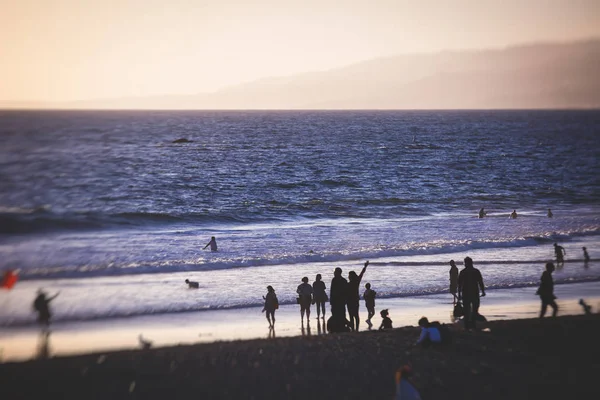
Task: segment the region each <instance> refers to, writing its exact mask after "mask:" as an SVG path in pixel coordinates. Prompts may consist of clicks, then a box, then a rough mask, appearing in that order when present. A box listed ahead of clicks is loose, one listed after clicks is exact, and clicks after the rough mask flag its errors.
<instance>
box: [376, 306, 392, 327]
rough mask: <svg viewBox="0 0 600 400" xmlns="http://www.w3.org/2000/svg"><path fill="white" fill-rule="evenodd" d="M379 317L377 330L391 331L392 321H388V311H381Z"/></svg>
mask: <svg viewBox="0 0 600 400" xmlns="http://www.w3.org/2000/svg"><path fill="white" fill-rule="evenodd" d="M379 315H381V325H380V326H379V330H380V331H382V330H384V329H392V320H391V319H390V313H389V311H388V310H387V309H385V310H381V311H380V312H379Z"/></svg>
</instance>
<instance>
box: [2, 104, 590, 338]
mask: <svg viewBox="0 0 600 400" xmlns="http://www.w3.org/2000/svg"><path fill="white" fill-rule="evenodd" d="M181 138H185V139H187V140H188V142H187V143H173V142H174V141H175V140H177V139H181ZM599 139H600V112H599V111H293V112H292V111H252V112H250V111H248V112H243V111H222V112H213V111H0V269H9V268H10V269H14V270H18V273H19V277H20V279H19V281H18V283H17V284H16V285H15V287H14V288H13V289H12V290H10V291H7V290H3V291H0V326H3V327H10V326H20V325H28V324H33V323H35V315H34V313H33V310H32V305H31V304H32V301H33V299H34V297H35V294H36V291H37V289H39V288H43V289H44V290H46V291H47V292H48V293H49V294H54V293H55V292H57V291H60V295H59V297H58V298H57V299H56V300H55V301H54V302H53V303H52V309H53V312H54V320H55V321H73V320H82V321H85V320H93V319H105V318H106V319H108V318H118V317H127V316H133V315H146V314H155V313H180V312H184V311H195V310H212V309H223V308H246V307H247V308H249V307H256V306H259V305H261V304H262V302H263V300H262V296H263V295H264V294H266V286H267V285H272V286H273V287H274V288H275V290H276V293H277V294H278V297H279V300H280V302H281V303H293V302H294V301H295V297H296V294H295V290H296V287H297V286H298V285H299V284H300V283H301V278H302V277H303V276H307V277H309V281H310V282H312V281H313V280H314V277H315V275H316V274H317V273H320V274H322V275H323V280H324V281H325V283H326V285H327V286H328V287H329V284H330V282H331V278H332V276H333V269H334V268H336V267H341V268H342V269H343V271H344V272H343V274H344V276H347V273H348V272H349V271H351V270H354V271H356V272H359V271H360V269H361V268H362V266H363V263H364V262H365V261H366V260H370V262H371V264H370V266H369V267H368V269H367V272H366V273H365V276H364V279H363V284H364V283H366V282H370V283H371V285H372V286H373V289H375V290H376V291H377V293H378V296H379V297H398V296H419V295H423V294H429V293H443V292H447V291H448V270H449V265H448V261H449V260H450V259H455V260H456V261H457V263H458V264H460V263H461V262H462V260H463V259H464V257H466V256H470V257H472V258H473V259H474V262H475V266H476V267H478V268H479V269H480V270H481V272H482V274H483V278H484V281H485V284H486V286H487V287H488V295H491V294H492V293H493V290H494V289H496V288H507V287H527V286H532V287H533V286H536V285H538V283H539V277H540V274H541V272H542V271H543V268H544V263H545V262H547V261H551V260H552V259H553V256H554V252H553V246H552V244H553V243H554V242H558V243H559V244H560V245H562V246H563V247H564V248H565V249H566V251H567V255H566V259H567V262H566V263H565V266H564V267H563V268H560V269H559V270H557V272H555V275H554V276H555V281H556V282H557V283H567V282H580V281H590V280H598V279H600V264H599V263H598V262H594V261H592V262H590V263H587V264H586V263H584V262H583V260H582V259H583V252H582V250H581V247H583V246H586V247H587V248H588V252H589V254H590V256H591V257H592V259H598V258H600V174H599V171H600V168H599V167H600V140H599ZM482 207H484V208H485V210H486V211H487V216H486V217H485V218H483V219H479V218H477V213H478V211H479V209H480V208H482ZM548 208H550V209H552V212H553V214H554V216H553V218H548V217H547V210H548ZM513 209H516V211H517V213H518V218H516V219H509V218H508V216H509V214H510V213H511V212H512V211H513ZM211 236H215V237H216V239H217V243H218V246H219V250H218V251H217V252H211V251H210V250H209V249H206V250H203V248H204V246H205V245H206V244H207V243H208V242H209V240H210V238H211ZM185 279H190V280H193V281H198V282H199V283H200V288H199V289H197V290H194V289H188V288H187V286H186V284H185V283H184V280H185ZM362 290H363V289H361V292H362ZM534 292H535V289H532V293H534Z"/></svg>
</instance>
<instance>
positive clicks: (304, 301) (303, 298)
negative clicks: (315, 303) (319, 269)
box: [296, 276, 313, 324]
mask: <svg viewBox="0 0 600 400" xmlns="http://www.w3.org/2000/svg"><path fill="white" fill-rule="evenodd" d="M296 293H298V296H299V298H300V321H302V323H303V324H304V313H306V323H307V324H309V323H310V322H309V318H310V303H312V294H313V288H312V286H310V285H309V284H308V278H307V277H306V276H305V277H304V278H302V283H301V284H300V285H298V289H296Z"/></svg>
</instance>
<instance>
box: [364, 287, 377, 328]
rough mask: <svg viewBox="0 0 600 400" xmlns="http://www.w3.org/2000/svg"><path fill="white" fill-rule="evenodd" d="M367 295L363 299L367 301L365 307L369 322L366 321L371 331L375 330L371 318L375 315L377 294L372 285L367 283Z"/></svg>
mask: <svg viewBox="0 0 600 400" xmlns="http://www.w3.org/2000/svg"><path fill="white" fill-rule="evenodd" d="M365 289H367V290H365V293H364V294H363V299H365V306H366V307H367V320H366V321H365V322H366V323H367V325H369V330H371V328H373V324H372V323H371V318H373V316H374V315H375V296H377V293H376V292H375V291H374V290H372V289H371V284H370V283H367V284H366V285H365Z"/></svg>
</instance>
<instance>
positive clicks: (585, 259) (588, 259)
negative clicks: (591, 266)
mask: <svg viewBox="0 0 600 400" xmlns="http://www.w3.org/2000/svg"><path fill="white" fill-rule="evenodd" d="M582 249H583V261H584V262H589V261H590V255H589V254H588V252H587V249H586V248H585V247H582Z"/></svg>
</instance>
